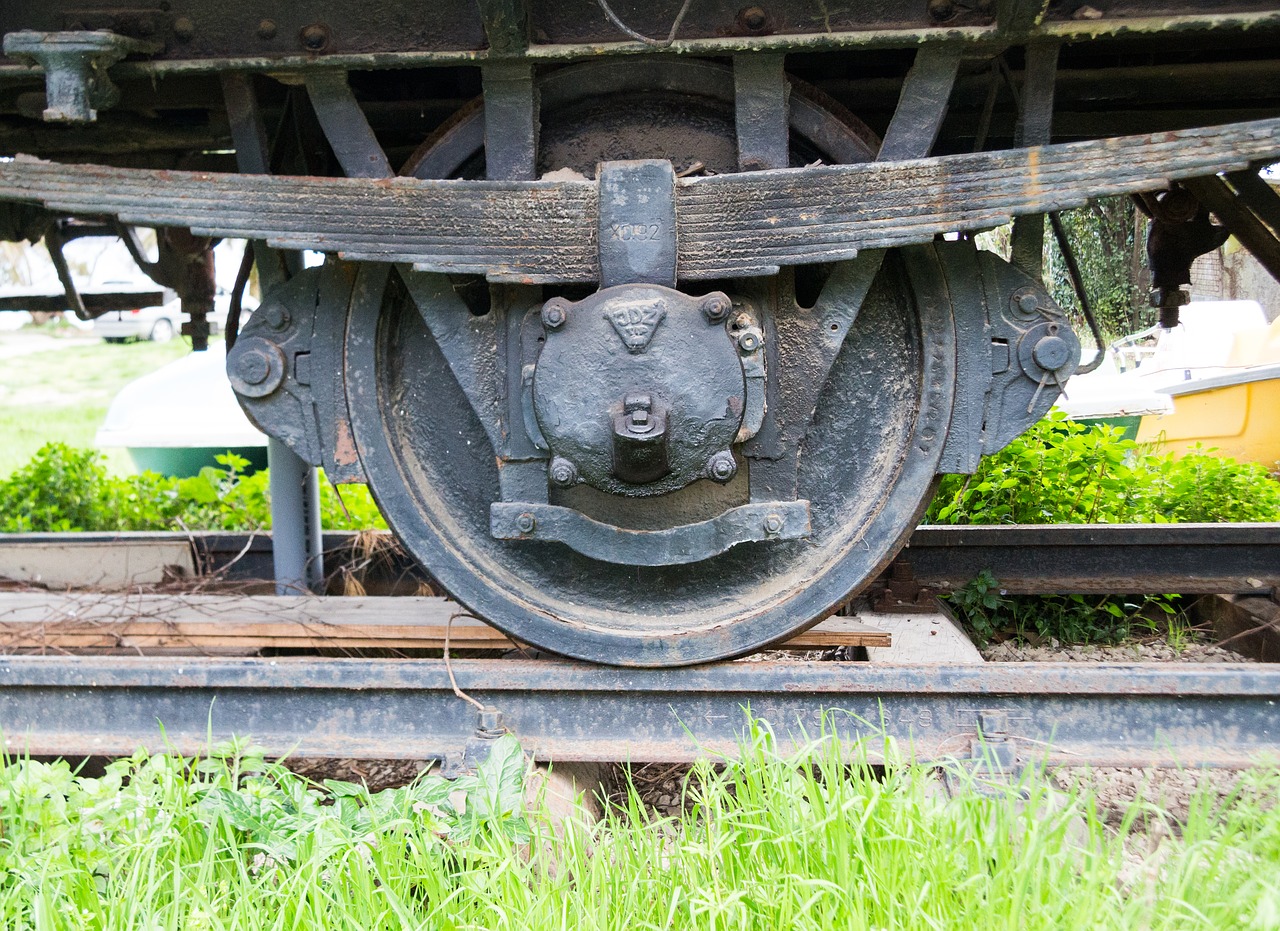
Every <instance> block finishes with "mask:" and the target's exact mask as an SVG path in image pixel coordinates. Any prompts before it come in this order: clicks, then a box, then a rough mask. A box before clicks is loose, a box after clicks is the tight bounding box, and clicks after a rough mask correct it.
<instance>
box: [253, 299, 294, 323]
mask: <svg viewBox="0 0 1280 931" xmlns="http://www.w3.org/2000/svg"><path fill="white" fill-rule="evenodd" d="M258 312H259V313H261V314H262V320H263V322H264V323H266V325H267V326H269V327H271V329H273V330H283V329H284V328H285V327H287V326H288V325H289V311H287V310H286V309H285V307H284V305H283V304H277V303H275V302H274V301H273V302H272V303H270V304H268V305H267V306H266V307H263V308H262V309H261V310H260V311H258Z"/></svg>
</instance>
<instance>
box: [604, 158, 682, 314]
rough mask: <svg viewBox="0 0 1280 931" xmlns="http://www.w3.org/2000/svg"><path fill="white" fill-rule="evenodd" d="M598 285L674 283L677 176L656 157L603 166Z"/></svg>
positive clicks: (669, 164) (664, 162)
mask: <svg viewBox="0 0 1280 931" xmlns="http://www.w3.org/2000/svg"><path fill="white" fill-rule="evenodd" d="M599 183H600V232H599V236H598V238H597V242H598V244H599V250H600V287H601V288H602V289H603V288H609V287H612V286H613V285H619V284H642V283H643V284H660V285H664V286H665V287H668V288H674V287H675V286H676V256H677V253H678V249H677V231H676V175H675V171H674V169H672V167H671V163H670V162H668V161H662V160H658V159H644V160H639V161H627V162H604V163H603V164H602V165H601V166H600V179H599Z"/></svg>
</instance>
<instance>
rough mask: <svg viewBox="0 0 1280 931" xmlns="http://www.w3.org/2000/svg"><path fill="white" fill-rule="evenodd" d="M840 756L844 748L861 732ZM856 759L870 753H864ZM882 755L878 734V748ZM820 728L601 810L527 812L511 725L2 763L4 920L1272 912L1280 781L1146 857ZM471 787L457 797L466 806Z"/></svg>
mask: <svg viewBox="0 0 1280 931" xmlns="http://www.w3.org/2000/svg"><path fill="white" fill-rule="evenodd" d="M846 749H847V748H846ZM863 749H864V750H865V749H868V747H867V746H866V745H864V747H863ZM874 749H875V750H877V751H882V750H884V749H886V748H885V747H884V746H883V745H880V746H877V747H875V748H874ZM888 750H889V756H890V760H891V762H890V764H889V765H888V766H887V767H886V769H885V771H884V772H883V773H881V772H879V771H877V770H874V769H873V768H872V767H870V766H868V765H866V763H865V759H866V757H864V758H863V760H864V761H863V763H862V764H857V765H853V766H848V765H846V762H845V760H843V759H842V758H841V757H840V756H839V753H838V748H837V747H836V745H835V744H834V743H833V742H831V741H818V742H816V743H814V744H813V745H811V746H809V747H807V748H805V749H804V750H803V751H801V752H799V753H794V754H790V755H783V754H780V753H778V752H777V751H776V750H775V748H774V744H773V740H772V738H771V736H770V734H769V732H768V730H767V728H765V727H763V726H759V725H757V726H756V727H755V728H754V730H753V733H752V736H751V737H750V739H749V742H748V743H747V744H746V745H745V746H744V747H743V749H742V753H741V760H740V761H739V762H734V763H730V764H729V765H727V766H726V767H724V768H723V770H722V771H717V770H716V769H715V768H713V767H711V766H703V767H700V768H699V769H698V770H696V773H695V775H696V778H695V779H694V780H693V782H692V788H691V789H690V791H691V793H692V796H693V804H692V805H691V806H689V809H688V814H686V815H685V816H683V817H682V818H681V819H677V820H673V819H661V818H656V817H654V816H652V815H651V814H650V813H648V812H647V810H646V809H645V808H644V806H643V805H642V803H641V802H640V800H639V798H638V797H637V796H636V795H635V793H634V792H632V793H631V794H630V795H629V797H628V800H627V802H626V803H625V804H624V805H623V806H621V807H618V808H614V809H613V810H611V811H610V812H609V813H608V815H607V816H606V818H605V820H604V821H603V822H601V823H600V824H598V825H584V824H581V823H577V822H573V821H570V822H568V823H567V824H562V825H560V826H559V828H557V826H556V825H555V824H554V823H553V821H552V819H551V818H550V817H549V816H548V814H547V812H546V810H545V809H542V808H535V809H534V810H533V811H532V812H531V813H530V814H528V815H523V814H522V813H521V811H520V809H519V795H520V777H521V774H522V771H523V767H524V761H523V758H522V757H521V756H520V755H519V751H518V746H517V745H516V744H515V742H514V741H513V740H510V739H507V740H505V741H504V742H503V743H502V744H501V745H500V747H499V749H498V752H497V753H496V754H495V757H494V758H492V759H491V761H490V763H489V764H488V765H487V767H486V768H485V769H483V770H482V771H481V772H480V773H479V774H478V775H477V777H475V778H472V779H469V780H464V781H462V782H460V783H456V784H452V785H451V784H448V783H444V782H443V781H442V780H439V779H437V778H435V777H431V776H428V777H426V778H424V779H423V780H421V781H420V782H419V783H417V784H415V785H414V786H411V787H408V788H406V789H399V790H389V791H387V792H382V793H378V794H370V793H368V792H366V791H364V790H363V789H362V788H361V787H357V786H352V785H349V784H346V783H328V784H326V786H324V787H319V786H314V785H311V784H308V783H306V782H304V781H303V780H301V779H299V778H298V777H296V776H294V775H293V774H291V773H289V772H288V771H286V770H284V769H283V768H282V767H279V766H273V765H271V764H267V763H264V762H263V761H262V759H261V757H260V756H255V755H254V754H252V753H250V754H247V755H246V754H239V755H236V754H231V755H227V754H225V753H224V754H222V756H221V758H216V759H208V760H203V761H198V762H195V763H192V762H191V761H184V760H180V759H175V758H173V757H167V756H155V757H147V756H145V755H139V756H137V757H135V758H134V759H132V760H128V761H122V762H119V763H116V764H113V765H112V767H111V768H110V769H109V771H108V773H107V776H106V777H105V778H103V779H84V778H76V777H75V776H73V774H72V773H71V771H70V770H69V769H68V768H67V767H66V765H65V764H56V765H54V766H52V767H50V766H44V765H42V764H38V763H30V762H26V761H19V762H18V763H16V764H13V765H10V766H8V767H7V768H6V769H4V771H3V772H2V773H0V829H2V831H3V835H2V837H0V923H2V924H3V927H5V928H11V929H27V928H32V929H40V931H44V929H55V928H58V929H61V928H86V929H95V931H96V929H126V928H128V929H135V928H145V929H159V928H163V929H183V931H206V929H208V931H213V929H236V931H255V929H273V931H274V929H280V931H283V929H294V928H300V929H317V931H318V929H351V931H357V929H358V931H375V929H386V931H392V929H395V931H399V929H404V928H432V929H434V928H445V929H463V928H476V929H480V928H521V929H524V928H534V929H542V928H548V929H550V928H557V929H560V928H563V929H619V931H622V929H626V931H643V929H659V928H699V929H702V928H705V929H738V928H760V929H777V928H788V929H790V928H799V929H805V928H814V929H819V928H822V929H826V928H852V929H873V928H874V929H899V928H902V929H908V928H909V929H916V928H947V929H951V928H975V929H987V928H991V929H1041V928H1044V929H1048V928H1070V929H1075V928H1104V929H1106V928H1144V929H1146V928H1150V929H1179V931H1181V929H1221V928H1250V929H1259V931H1261V929H1274V928H1277V927H1280V870H1277V869H1276V867H1277V865H1278V864H1280V811H1278V810H1277V808H1276V806H1275V798H1276V795H1277V793H1278V792H1280V772H1278V771H1277V770H1276V769H1274V768H1271V769H1266V770H1258V771H1256V772H1255V773H1253V774H1251V775H1250V776H1249V779H1248V781H1249V783H1250V784H1249V787H1248V791H1244V792H1239V793H1237V794H1236V795H1235V796H1233V797H1231V798H1229V799H1227V801H1226V802H1225V803H1221V802H1219V801H1218V800H1216V798H1214V797H1213V796H1210V795H1207V794H1206V795H1200V796H1197V797H1196V799H1195V800H1194V801H1193V804H1192V806H1191V810H1190V816H1189V818H1188V820H1187V822H1186V824H1185V825H1182V826H1181V829H1180V831H1177V832H1174V833H1172V834H1170V835H1169V836H1167V837H1166V838H1165V839H1164V840H1163V841H1162V845H1163V846H1162V850H1161V852H1160V853H1159V855H1158V856H1155V857H1153V856H1150V855H1149V854H1148V853H1147V841H1146V839H1145V838H1141V837H1137V836H1135V831H1136V829H1137V827H1138V825H1139V824H1140V823H1141V822H1142V821H1143V819H1145V818H1149V817H1151V816H1152V815H1153V812H1152V810H1151V809H1150V808H1148V807H1144V806H1135V808H1134V809H1133V810H1132V811H1131V812H1130V814H1129V816H1128V817H1126V819H1125V820H1124V822H1123V824H1121V825H1120V827H1119V830H1115V829H1113V828H1110V827H1108V826H1107V825H1106V824H1104V822H1103V821H1102V820H1101V819H1100V818H1099V817H1098V816H1097V815H1096V814H1095V807H1094V804H1093V802H1092V800H1091V799H1090V798H1089V797H1088V796H1087V794H1076V795H1072V796H1065V797H1064V796H1061V795H1055V794H1053V793H1050V792H1049V791H1048V790H1047V789H1046V788H1045V787H1044V783H1042V782H1039V781H1028V782H1026V783H1025V784H1024V785H1023V786H1022V787H1020V788H1021V789H1023V790H1025V792H1026V793H1027V796H1028V797H1027V798H1025V799H1023V798H1021V797H1020V795H1019V787H1015V788H1012V789H1010V790H1008V791H1005V792H1000V793H997V794H995V795H994V796H991V797H988V796H984V795H980V794H976V793H964V794H961V795H960V796H958V797H957V798H954V799H951V798H948V797H946V796H945V795H944V794H942V793H940V792H939V790H938V784H937V781H936V780H935V779H932V778H930V776H929V772H928V771H927V770H925V769H923V768H921V767H918V766H914V765H911V764H909V763H907V762H903V761H901V760H900V758H897V757H896V754H894V753H893V750H892V748H891V747H890V748H888ZM460 797H461V798H465V806H460V805H459V804H458V799H459V798H460Z"/></svg>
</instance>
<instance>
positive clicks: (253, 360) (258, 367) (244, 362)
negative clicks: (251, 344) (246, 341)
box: [236, 352, 271, 385]
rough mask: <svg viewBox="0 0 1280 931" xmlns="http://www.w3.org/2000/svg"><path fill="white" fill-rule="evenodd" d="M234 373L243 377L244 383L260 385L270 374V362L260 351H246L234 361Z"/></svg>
mask: <svg viewBox="0 0 1280 931" xmlns="http://www.w3.org/2000/svg"><path fill="white" fill-rule="evenodd" d="M236 374H237V375H239V376H240V377H241V378H242V379H244V381H245V383H246V384H250V385H260V384H262V383H263V382H264V381H266V380H267V376H268V375H270V374H271V363H270V362H268V361H267V357H266V356H264V355H263V354H262V353H260V352H246V353H245V354H244V355H242V356H241V357H240V361H239V362H237V363H236Z"/></svg>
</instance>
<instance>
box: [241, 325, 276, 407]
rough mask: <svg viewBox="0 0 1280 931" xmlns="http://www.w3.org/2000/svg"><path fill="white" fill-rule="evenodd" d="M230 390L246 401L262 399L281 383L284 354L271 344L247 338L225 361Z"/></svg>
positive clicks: (257, 337)
mask: <svg viewBox="0 0 1280 931" xmlns="http://www.w3.org/2000/svg"><path fill="white" fill-rule="evenodd" d="M227 374H228V375H229V376H230V378H231V387H232V388H233V389H234V390H235V391H236V392H237V393H238V394H240V395H243V396H244V397H246V398H265V397H266V396H267V395H269V394H271V392H273V391H275V390H276V389H277V388H279V387H280V383H281V382H283V381H284V375H285V365H284V353H282V352H281V351H280V347H279V346H277V345H276V344H275V343H272V342H270V341H268V340H265V339H263V338H262V337H260V336H249V337H246V338H244V339H241V340H240V342H238V343H236V348H235V350H234V351H233V352H232V353H231V355H229V356H228V357H227Z"/></svg>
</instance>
